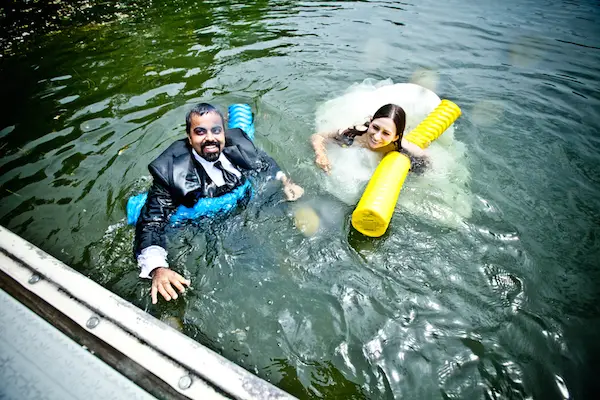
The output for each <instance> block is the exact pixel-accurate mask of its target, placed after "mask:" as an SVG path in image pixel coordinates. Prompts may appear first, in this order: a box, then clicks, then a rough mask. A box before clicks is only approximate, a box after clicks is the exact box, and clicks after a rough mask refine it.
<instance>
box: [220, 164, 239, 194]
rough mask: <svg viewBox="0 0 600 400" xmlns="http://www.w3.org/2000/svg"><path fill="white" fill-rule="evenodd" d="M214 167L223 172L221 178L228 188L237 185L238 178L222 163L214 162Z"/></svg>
mask: <svg viewBox="0 0 600 400" xmlns="http://www.w3.org/2000/svg"><path fill="white" fill-rule="evenodd" d="M215 167H217V168H218V169H220V170H221V172H222V173H223V180H224V181H225V185H227V186H228V187H230V188H233V187H235V186H237V185H238V183H239V178H238V177H237V176H236V175H235V174H234V173H233V172H230V171H227V170H226V169H225V167H224V166H223V164H221V161H217V162H215Z"/></svg>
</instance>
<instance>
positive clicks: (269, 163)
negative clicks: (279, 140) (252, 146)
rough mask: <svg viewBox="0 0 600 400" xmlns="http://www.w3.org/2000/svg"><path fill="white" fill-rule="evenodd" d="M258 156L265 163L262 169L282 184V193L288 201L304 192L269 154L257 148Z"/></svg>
mask: <svg viewBox="0 0 600 400" xmlns="http://www.w3.org/2000/svg"><path fill="white" fill-rule="evenodd" d="M258 154H259V157H260V158H261V161H262V164H263V165H266V168H264V169H263V171H266V173H267V174H268V175H270V176H273V177H274V178H275V179H277V180H278V181H280V182H281V183H282V185H283V193H284V194H285V197H286V199H287V200H288V201H295V200H298V199H299V198H300V197H302V195H303V194H304V189H302V187H300V186H299V185H297V184H295V183H294V182H292V180H291V179H290V178H289V177H288V176H287V175H286V174H285V173H284V172H283V171H282V170H281V168H280V167H279V165H278V164H277V162H275V160H274V159H273V158H272V157H271V156H269V155H268V154H267V153H266V152H265V151H263V150H258Z"/></svg>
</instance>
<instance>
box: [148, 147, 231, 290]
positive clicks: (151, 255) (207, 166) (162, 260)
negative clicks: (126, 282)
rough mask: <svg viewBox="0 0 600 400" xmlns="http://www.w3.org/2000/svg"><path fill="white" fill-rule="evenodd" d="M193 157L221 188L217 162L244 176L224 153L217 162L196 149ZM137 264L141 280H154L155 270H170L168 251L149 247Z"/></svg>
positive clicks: (154, 246) (223, 181) (223, 180)
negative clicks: (199, 153)
mask: <svg viewBox="0 0 600 400" xmlns="http://www.w3.org/2000/svg"><path fill="white" fill-rule="evenodd" d="M192 155H193V156H194V158H195V159H196V161H198V162H199V163H200V165H201V166H202V168H204V171H205V172H206V174H207V175H208V177H209V178H210V179H211V180H212V181H213V182H214V183H215V185H217V186H219V187H220V186H223V185H224V184H225V178H223V171H221V170H220V169H219V168H217V167H215V162H217V161H221V165H223V168H225V169H226V170H227V171H229V172H231V173H232V174H234V175H236V176H237V177H238V178H239V177H241V176H242V173H241V172H240V171H239V170H238V169H237V168H236V167H234V166H233V164H232V163H231V161H229V160H228V159H227V157H225V155H224V154H223V153H221V154H220V155H219V158H218V159H217V161H213V162H211V161H206V160H205V159H204V158H202V157H200V155H198V153H196V150H194V149H192ZM137 262H138V265H139V267H140V278H148V279H152V277H151V276H150V273H151V272H152V271H153V270H154V269H156V268H158V267H163V268H169V265H168V264H167V251H166V250H165V249H163V248H162V247H160V246H157V245H153V246H148V247H146V248H144V249H142V252H141V254H140V255H139V256H138V258H137Z"/></svg>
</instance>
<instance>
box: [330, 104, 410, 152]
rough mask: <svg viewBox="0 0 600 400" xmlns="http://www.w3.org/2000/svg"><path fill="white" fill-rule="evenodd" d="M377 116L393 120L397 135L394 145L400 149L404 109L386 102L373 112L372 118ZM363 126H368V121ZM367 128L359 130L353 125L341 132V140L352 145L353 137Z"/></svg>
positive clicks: (404, 123) (404, 124) (404, 117)
mask: <svg viewBox="0 0 600 400" xmlns="http://www.w3.org/2000/svg"><path fill="white" fill-rule="evenodd" d="M377 118H391V119H392V120H393V121H394V125H395V126H396V134H397V135H398V140H396V141H394V144H395V145H396V149H397V150H399V149H400V142H401V141H402V136H403V135H404V128H405V127H406V113H405V112H404V109H403V108H402V107H400V106H397V105H395V104H386V105H385V106H383V107H380V108H379V109H378V110H377V111H376V112H375V114H373V119H377ZM365 126H367V127H368V126H369V123H368V122H367V123H365ZM366 131H367V130H366V129H365V130H364V131H360V130H358V129H356V128H355V127H352V128H348V129H346V130H345V131H344V132H342V136H343V137H342V138H341V139H342V142H344V143H345V144H347V145H348V146H349V145H352V142H354V138H355V137H356V136H362V135H364V134H365V132H366Z"/></svg>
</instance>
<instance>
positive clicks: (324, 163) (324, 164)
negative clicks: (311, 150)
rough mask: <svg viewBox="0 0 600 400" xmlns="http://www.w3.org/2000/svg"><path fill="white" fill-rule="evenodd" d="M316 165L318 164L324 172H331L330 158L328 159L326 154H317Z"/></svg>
mask: <svg viewBox="0 0 600 400" xmlns="http://www.w3.org/2000/svg"><path fill="white" fill-rule="evenodd" d="M315 163H317V165H318V166H319V168H321V169H322V170H323V171H325V172H327V173H330V172H331V163H330V162H329V158H327V155H326V154H317V157H316V158H315Z"/></svg>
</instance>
